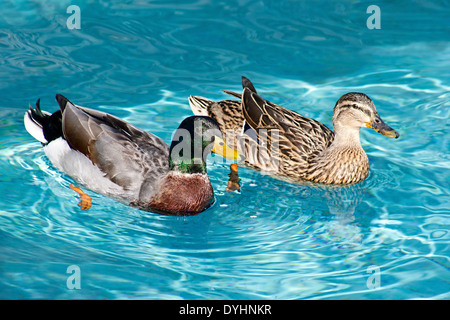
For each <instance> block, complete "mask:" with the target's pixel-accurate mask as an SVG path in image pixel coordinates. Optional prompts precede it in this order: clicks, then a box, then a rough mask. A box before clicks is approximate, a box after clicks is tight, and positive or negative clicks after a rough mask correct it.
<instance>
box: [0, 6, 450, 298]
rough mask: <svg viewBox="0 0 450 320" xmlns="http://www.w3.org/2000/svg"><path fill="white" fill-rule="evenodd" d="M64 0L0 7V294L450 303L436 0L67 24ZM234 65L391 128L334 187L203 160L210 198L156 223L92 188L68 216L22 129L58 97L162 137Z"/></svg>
mask: <svg viewBox="0 0 450 320" xmlns="http://www.w3.org/2000/svg"><path fill="white" fill-rule="evenodd" d="M71 4H72V3H71V2H70V1H46V2H45V3H43V2H41V1H37V0H33V1H4V2H2V10H1V14H0V57H1V59H0V80H1V81H0V94H1V95H0V96H1V100H0V139H1V143H0V172H1V175H0V194H1V195H2V196H1V197H0V298H2V299H55V298H56V299H128V298H143V299H422V298H430V299H449V298H450V283H449V282H450V271H449V253H450V248H449V246H450V233H449V230H450V228H449V224H450V210H449V207H450V201H449V187H448V186H449V183H450V174H449V173H450V172H449V168H450V159H449V154H450V153H449V151H450V148H449V138H448V137H449V110H450V102H449V98H450V93H449V89H450V83H449V82H450V72H449V70H450V42H449V40H450V31H449V29H448V22H447V21H448V16H449V14H450V10H449V8H450V5H449V3H448V1H433V2H432V3H426V2H421V1H414V2H411V1H397V2H395V3H393V2H388V1H378V2H377V3H376V5H378V6H379V8H380V14H381V15H380V16H381V29H372V30H371V29H368V28H367V26H366V21H367V19H368V17H369V16H370V14H368V13H366V9H367V7H368V6H370V5H372V4H374V3H371V2H370V1H341V2H339V3H335V2H333V1H314V2H312V1H247V0H238V1H206V0H198V1H138V0H134V1H132V0H130V1H102V0H100V1H88V0H86V1H77V5H78V6H79V7H80V19H81V24H80V29H74V30H69V29H68V27H67V24H66V22H67V19H68V18H69V17H70V15H71V14H70V13H67V12H66V10H67V7H68V6H69V5H71ZM241 75H245V76H247V77H248V78H250V79H251V80H252V81H253V83H254V84H255V86H256V88H257V90H258V92H259V93H260V94H261V95H262V96H263V97H265V98H266V99H268V100H271V101H273V102H275V103H278V104H280V105H283V106H285V107H287V108H290V109H292V110H295V111H297V112H299V113H301V114H303V115H305V116H308V117H312V118H314V119H317V120H319V121H321V122H323V123H325V124H326V125H328V126H330V127H331V116H332V110H333V107H334V104H335V102H336V101H337V99H338V98H339V97H340V96H341V95H342V94H344V93H346V92H350V91H361V92H364V93H366V94H368V95H369V96H370V97H371V98H372V99H373V100H374V102H375V105H376V106H377V109H378V111H379V113H380V115H381V117H382V118H383V119H384V120H385V121H386V122H387V123H388V124H389V125H390V126H392V127H393V128H394V129H395V130H397V131H398V132H399V133H400V135H401V136H400V138H399V139H398V140H393V139H389V138H386V137H384V136H381V135H379V134H377V133H375V132H374V131H371V130H369V129H367V130H366V129H363V130H361V141H362V144H363V147H364V149H365V150H366V152H367V154H368V156H369V160H370V165H371V167H370V175H369V177H368V179H367V180H365V181H364V182H362V183H360V184H357V185H355V186H351V187H346V188H327V187H323V188H318V187H311V186H303V185H296V184H290V183H287V182H283V181H280V180H276V179H273V178H271V177H269V176H266V175H263V174H261V173H259V172H256V171H252V170H249V169H245V168H240V169H239V174H240V178H241V179H242V181H241V182H242V186H241V193H237V192H234V193H228V192H226V190H225V188H226V184H227V180H228V173H229V167H228V164H229V163H223V164H221V163H216V162H213V161H212V160H211V159H210V160H209V162H210V163H209V168H208V172H209V175H210V178H211V181H212V185H213V188H214V190H215V194H216V203H215V204H214V205H213V207H212V208H210V209H208V210H207V211H205V212H203V213H201V214H199V215H197V216H194V217H168V216H162V215H158V214H156V213H150V212H144V211H139V210H137V209H134V208H131V207H128V206H125V205H122V204H120V203H117V202H115V201H113V200H111V199H109V198H106V197H103V196H101V195H98V194H95V193H92V192H90V191H88V190H85V191H86V192H87V193H88V194H89V195H90V196H91V197H92V198H93V206H92V208H91V209H90V210H88V211H81V210H80V208H79V207H78V206H77V203H78V198H77V197H76V194H75V193H74V192H73V191H72V190H71V189H70V188H69V187H68V185H69V184H70V183H72V182H73V181H72V180H71V179H70V178H69V177H67V176H66V175H64V174H63V173H61V172H59V171H58V170H57V169H55V168H54V167H53V166H52V165H51V163H50V162H49V161H48V159H47V158H46V157H45V155H44V153H43V151H42V148H41V146H40V144H39V143H38V142H37V141H35V140H34V139H33V138H32V137H31V136H30V135H29V134H28V133H27V132H26V131H25V129H24V126H23V114H24V112H25V110H26V108H27V107H28V104H32V105H33V104H34V103H35V101H36V100H37V99H38V98H41V105H42V107H43V109H44V110H47V111H54V110H56V109H57V104H56V101H55V100H54V97H55V94H56V93H61V94H64V95H65V96H67V97H68V98H69V99H70V100H72V101H73V102H74V103H76V104H79V105H83V106H87V107H92V108H98V109H100V110H103V111H107V112H110V113H112V114H114V115H116V116H119V117H121V118H124V119H126V120H127V121H129V122H131V123H132V124H134V125H136V126H138V127H141V128H143V129H146V130H148V131H150V132H152V133H155V134H157V135H159V136H160V137H162V138H163V139H164V140H165V141H167V142H170V138H171V135H172V132H173V130H174V129H176V128H177V126H178V124H179V123H180V122H181V120H182V119H183V118H184V117H186V116H189V115H191V111H190V109H189V105H188V100H187V98H188V96H189V95H191V94H192V95H201V96H205V97H208V98H211V99H214V100H219V99H224V98H227V97H226V95H225V94H223V93H222V92H221V91H220V90H221V89H231V90H234V91H239V90H240V76H241ZM72 265H75V266H78V268H79V270H80V274H81V278H80V279H79V280H80V281H79V283H80V285H81V288H80V289H70V288H69V287H68V278H69V277H70V276H71V273H70V272H69V273H68V272H67V268H68V267H69V266H72ZM373 270H375V271H373ZM375 276H378V278H376V277H375Z"/></svg>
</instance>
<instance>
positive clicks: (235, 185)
mask: <svg viewBox="0 0 450 320" xmlns="http://www.w3.org/2000/svg"><path fill="white" fill-rule="evenodd" d="M240 181H241V179H239V174H238V165H237V163H233V164H231V165H230V179H229V180H228V185H227V191H228V192H233V191H235V190H237V191H238V192H241V185H240Z"/></svg>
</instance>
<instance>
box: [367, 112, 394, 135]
mask: <svg viewBox="0 0 450 320" xmlns="http://www.w3.org/2000/svg"><path fill="white" fill-rule="evenodd" d="M366 127H369V128H371V129H373V130H375V131H376V132H378V133H381V134H382V135H383V136H386V137H390V138H395V139H397V138H398V137H400V134H399V133H398V132H397V131H395V130H394V129H392V128H391V127H389V126H388V125H387V124H386V123H385V122H384V121H383V120H382V119H381V118H380V117H379V116H377V117H375V119H374V120H373V121H372V122H366Z"/></svg>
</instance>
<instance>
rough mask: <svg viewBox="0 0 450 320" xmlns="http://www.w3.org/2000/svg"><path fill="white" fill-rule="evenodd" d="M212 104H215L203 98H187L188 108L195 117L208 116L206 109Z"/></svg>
mask: <svg viewBox="0 0 450 320" xmlns="http://www.w3.org/2000/svg"><path fill="white" fill-rule="evenodd" d="M213 103H215V102H214V101H211V100H209V99H206V98H203V97H198V96H190V97H189V106H190V107H191V110H192V112H193V113H194V114H195V115H196V116H209V111H208V109H209V107H210V106H211V105H212V104H213Z"/></svg>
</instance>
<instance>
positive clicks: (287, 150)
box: [189, 77, 399, 184]
mask: <svg viewBox="0 0 450 320" xmlns="http://www.w3.org/2000/svg"><path fill="white" fill-rule="evenodd" d="M242 86H243V88H244V90H243V93H242V94H241V93H236V92H232V91H228V90H224V91H225V92H226V93H228V94H230V95H233V96H235V97H237V98H239V99H241V101H236V100H222V101H218V102H215V101H211V100H209V99H206V98H203V97H195V96H190V97H189V104H190V106H191V109H192V111H193V112H194V114H196V115H203V116H209V117H212V118H214V119H215V120H216V121H217V122H218V123H219V126H220V129H221V130H222V132H223V133H226V132H227V133H228V132H230V130H231V131H233V130H234V131H235V132H242V129H243V131H244V132H245V133H244V135H243V136H244V138H245V143H244V144H243V145H244V147H243V149H244V150H243V153H244V154H245V158H246V160H245V164H246V165H247V166H249V167H251V168H254V169H257V170H264V171H267V172H268V173H270V174H273V175H275V176H277V177H280V178H288V179H289V180H294V181H310V182H314V183H321V184H353V183H357V182H360V181H363V180H364V179H366V178H367V176H368V174H369V160H368V158H367V155H366V153H365V152H364V150H363V148H362V147H361V143H360V137H359V131H360V128H362V127H369V128H372V129H374V130H375V131H377V132H379V133H381V134H383V135H385V136H387V137H392V138H398V137H399V134H398V132H397V131H395V130H393V129H392V128H391V127H389V126H388V125H387V124H386V123H384V122H383V120H382V119H381V117H380V115H379V114H378V112H377V110H376V108H375V105H374V103H373V101H372V100H371V99H370V98H369V97H368V96H367V95H365V94H364V93H359V92H350V93H347V94H344V95H343V96H342V97H341V98H340V99H339V100H338V101H337V102H336V105H335V107H334V111H333V128H334V132H333V131H332V130H330V129H329V128H328V127H327V126H325V125H324V124H322V123H320V122H318V121H316V120H313V119H309V118H307V117H304V116H302V115H300V114H298V113H296V112H294V111H291V110H288V109H286V108H284V107H282V106H279V105H277V104H275V103H273V102H270V101H267V100H265V99H263V98H261V97H260V96H259V95H258V94H257V92H256V89H255V87H254V86H253V84H252V83H251V82H250V80H248V79H247V78H245V77H242ZM237 135H239V134H237ZM226 139H227V141H228V140H229V139H228V137H226ZM261 142H264V143H261ZM255 150H258V151H257V152H255ZM263 155H265V156H263Z"/></svg>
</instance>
